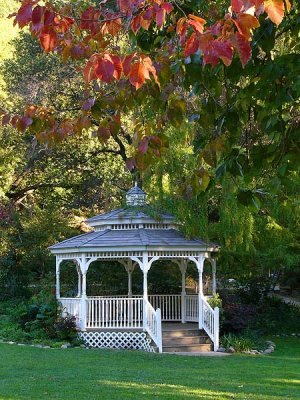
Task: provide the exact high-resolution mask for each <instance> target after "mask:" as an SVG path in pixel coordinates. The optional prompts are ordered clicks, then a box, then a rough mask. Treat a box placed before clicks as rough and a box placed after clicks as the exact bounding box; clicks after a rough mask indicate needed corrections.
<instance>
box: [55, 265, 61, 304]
mask: <svg viewBox="0 0 300 400" xmlns="http://www.w3.org/2000/svg"><path fill="white" fill-rule="evenodd" d="M60 263H61V260H59V258H58V257H56V285H55V292H56V300H59V299H60V268H59V267H60Z"/></svg>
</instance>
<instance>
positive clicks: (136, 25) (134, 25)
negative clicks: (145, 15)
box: [131, 14, 141, 35]
mask: <svg viewBox="0 0 300 400" xmlns="http://www.w3.org/2000/svg"><path fill="white" fill-rule="evenodd" d="M140 28H141V16H140V14H138V15H136V16H135V17H134V18H133V19H132V21H131V29H132V31H133V33H134V34H135V35H136V34H137V32H138V31H139V29H140Z"/></svg>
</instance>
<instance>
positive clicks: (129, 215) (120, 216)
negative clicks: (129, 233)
mask: <svg viewBox="0 0 300 400" xmlns="http://www.w3.org/2000/svg"><path fill="white" fill-rule="evenodd" d="M157 217H158V218H157V219H154V218H153V217H151V216H150V215H149V213H146V212H145V211H144V210H143V209H138V208H136V207H131V208H116V209H115V210H112V211H110V212H108V213H105V214H99V215H95V216H94V217H91V218H89V219H87V220H86V221H85V222H86V223H87V224H89V225H91V226H92V224H93V223H94V222H96V221H105V222H108V221H112V220H116V219H117V220H119V222H120V223H122V221H123V220H128V219H129V220H135V219H142V220H144V219H147V220H148V219H151V220H155V222H157V221H164V220H169V221H175V218H174V216H173V215H171V214H165V213H159V214H157Z"/></svg>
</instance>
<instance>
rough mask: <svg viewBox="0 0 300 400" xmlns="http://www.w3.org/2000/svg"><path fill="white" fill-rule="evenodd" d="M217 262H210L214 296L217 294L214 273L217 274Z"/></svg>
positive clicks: (213, 260)
mask: <svg viewBox="0 0 300 400" xmlns="http://www.w3.org/2000/svg"><path fill="white" fill-rule="evenodd" d="M216 264H217V262H216V260H215V259H214V258H213V259H212V260H211V266H212V294H213V295H215V294H216V292H217V279H216V272H217V265H216Z"/></svg>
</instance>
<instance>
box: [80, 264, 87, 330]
mask: <svg viewBox="0 0 300 400" xmlns="http://www.w3.org/2000/svg"><path fill="white" fill-rule="evenodd" d="M80 269H81V272H82V293H81V330H82V331H86V314H87V313H86V311H87V310H86V309H87V296H86V274H87V265H86V259H85V256H83V257H82V262H81V265H80Z"/></svg>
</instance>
